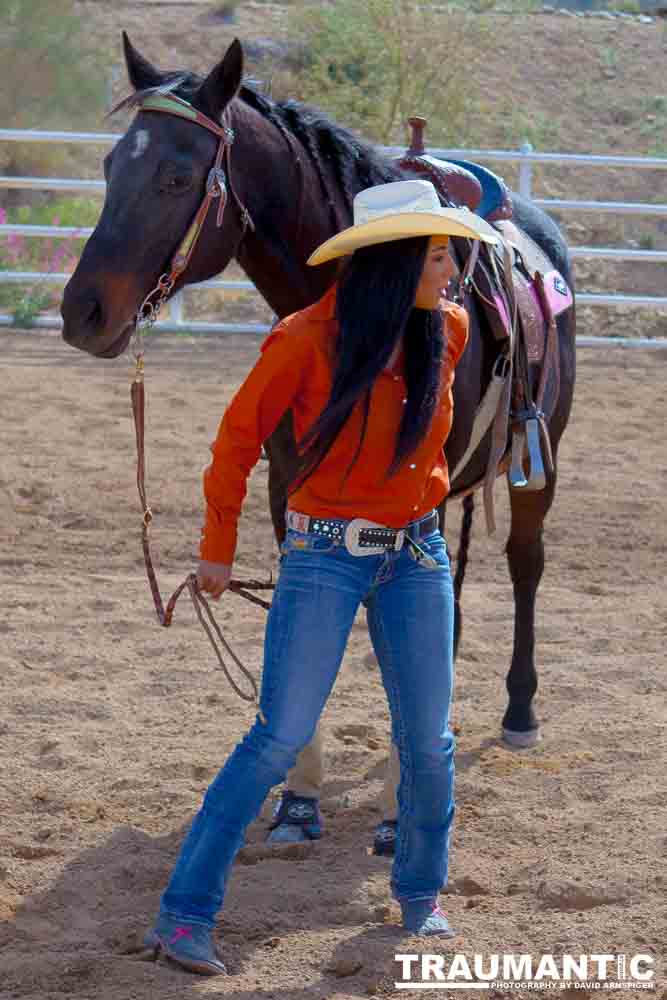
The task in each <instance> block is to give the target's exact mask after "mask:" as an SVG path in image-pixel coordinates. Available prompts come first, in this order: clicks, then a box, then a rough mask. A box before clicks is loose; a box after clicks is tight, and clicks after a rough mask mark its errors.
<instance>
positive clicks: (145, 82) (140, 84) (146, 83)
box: [123, 31, 163, 90]
mask: <svg viewBox="0 0 667 1000" xmlns="http://www.w3.org/2000/svg"><path fill="white" fill-rule="evenodd" d="M123 52H124V53H125V65H126V66H127V75H128V76H129V78H130V83H131V84H132V86H133V87H134V89H135V90H145V88H146V87H157V86H158V85H159V84H160V83H162V77H163V74H162V73H161V72H160V70H159V69H156V68H155V66H152V65H151V63H149V61H148V59H144V57H143V56H142V55H141V53H140V52H137V50H136V49H135V47H134V45H133V44H132V42H131V41H130V39H129V38H128V36H127V33H126V32H125V31H124V32H123Z"/></svg>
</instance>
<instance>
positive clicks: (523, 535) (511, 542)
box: [502, 448, 556, 747]
mask: <svg viewBox="0 0 667 1000" xmlns="http://www.w3.org/2000/svg"><path fill="white" fill-rule="evenodd" d="M553 460H554V468H553V472H552V473H550V474H549V477H548V479H547V485H546V486H545V488H544V489H543V490H540V491H539V492H530V493H526V492H524V491H522V490H520V489H511V488H510V491H509V492H510V506H511V511H512V521H511V527H510V534H509V539H508V541H507V548H506V552H507V562H508V565H509V571H510V576H511V578H512V584H513V587H514V650H513V653H512V664H511V666H510V670H509V673H508V675H507V681H506V684H507V692H508V694H509V705H508V707H507V711H506V712H505V715H504V716H503V723H502V725H503V738H504V739H505V741H506V742H507V743H510V744H511V745H512V746H519V747H528V746H533V745H534V744H535V743H537V741H538V739H539V727H538V722H537V719H536V717H535V712H534V711H533V705H532V702H533V698H534V696H535V692H536V691H537V672H536V670H535V598H536V596H537V588H538V586H539V583H540V579H541V577H542V572H543V570H544V542H543V539H542V526H543V524H544V519H545V517H546V516H547V513H548V511H549V508H550V507H551V504H552V501H553V498H554V493H555V489H556V450H555V448H554V450H553Z"/></svg>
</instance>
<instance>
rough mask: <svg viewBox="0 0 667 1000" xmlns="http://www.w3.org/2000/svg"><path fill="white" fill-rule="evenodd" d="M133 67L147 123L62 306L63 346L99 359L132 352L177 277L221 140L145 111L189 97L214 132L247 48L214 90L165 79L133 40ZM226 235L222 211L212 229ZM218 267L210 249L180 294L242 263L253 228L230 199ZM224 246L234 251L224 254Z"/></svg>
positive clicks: (115, 160)
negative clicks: (164, 100)
mask: <svg viewBox="0 0 667 1000" xmlns="http://www.w3.org/2000/svg"><path fill="white" fill-rule="evenodd" d="M123 43H124V48H125V61H126V64H127V71H128V76H129V79H130V82H131V84H132V86H133V88H134V94H133V96H132V97H131V98H130V99H129V102H128V103H130V104H133V105H135V106H136V107H137V115H136V117H135V119H134V121H133V122H132V124H131V126H130V128H129V129H128V130H127V132H126V133H125V135H124V136H123V137H122V139H121V140H120V141H119V142H118V143H117V144H116V146H115V147H114V149H113V150H112V151H111V152H110V153H109V154H108V155H107V157H106V158H105V161H104V173H105V177H106V181H107V191H106V198H105V202H104V207H103V210H102V214H101V216H100V219H99V221H98V223H97V226H96V227H95V231H94V233H93V234H92V236H91V237H90V239H89V240H88V242H87V244H86V246H85V248H84V251H83V254H82V256H81V259H80V261H79V263H78V266H77V268H76V270H75V272H74V274H73V275H72V277H71V278H70V280H69V282H68V284H67V287H66V288H65V292H64V295H63V301H62V306H61V312H62V317H63V337H64V339H65V340H66V341H67V343H69V344H71V345H72V346H73V347H78V348H80V349H81V350H84V351H88V352H89V353H91V354H94V355H96V356H97V357H116V356H117V355H118V354H120V353H121V352H122V351H124V350H125V348H126V347H127V345H128V343H129V340H130V337H131V335H132V332H133V330H134V326H135V318H136V315H137V312H138V310H139V308H140V307H141V304H142V302H143V301H144V299H145V297H146V296H147V295H148V293H149V292H150V291H151V290H152V289H154V288H155V286H156V283H157V280H158V278H159V277H160V276H161V275H162V274H164V273H165V272H167V273H168V272H169V271H170V262H171V260H172V256H173V255H174V253H175V252H176V251H177V249H179V247H180V245H181V242H182V240H183V239H184V237H185V235H186V233H187V232H188V229H189V226H190V223H191V222H192V219H193V217H194V216H195V214H196V213H197V211H198V209H199V206H200V205H201V204H202V201H203V199H204V195H205V192H206V185H207V179H208V178H209V173H210V171H211V168H212V166H213V165H214V161H215V158H216V153H217V151H218V148H219V137H218V136H216V135H215V134H214V133H213V132H211V131H209V130H208V129H207V128H205V127H202V126H201V125H200V124H197V123H196V122H195V121H191V120H188V119H186V118H182V117H178V116H176V115H173V114H170V113H167V114H164V113H156V112H155V111H153V110H149V109H148V108H147V107H146V108H143V109H142V101H143V100H146V99H148V98H150V97H152V98H153V99H154V98H155V97H156V95H157V96H159V95H165V94H167V95H169V96H175V97H179V98H181V99H182V100H185V101H187V102H188V104H189V105H191V106H192V107H193V108H195V109H196V110H197V111H199V112H201V113H202V114H203V115H205V116H206V118H207V119H210V120H211V121H212V122H214V123H218V122H219V121H220V118H221V115H222V113H223V111H224V110H225V108H226V107H227V106H228V104H229V103H230V101H231V100H232V99H233V98H234V95H235V94H236V92H237V90H238V89H239V86H240V83H241V77H242V70H243V53H242V50H241V45H240V43H239V42H238V41H235V42H233V43H232V45H230V47H229V49H228V50H227V53H226V54H225V56H224V58H223V59H222V60H221V61H220V62H219V63H218V65H217V66H216V67H215V68H214V69H213V70H212V71H211V73H209V75H208V76H207V77H206V79H205V80H202V79H201V78H199V77H197V76H195V75H194V74H192V73H187V72H183V73H164V72H161V71H160V70H158V69H156V68H155V67H154V66H152V65H151V64H150V63H149V62H148V61H147V60H146V59H144V58H143V56H141V55H140V54H139V53H138V52H137V51H136V49H134V47H133V46H132V45H131V43H130V41H129V39H128V37H127V35H125V34H124V35H123ZM215 225H216V201H213V203H212V207H211V209H210V211H209V212H208V214H207V217H206V219H205V222H204V226H205V227H206V228H207V227H209V226H215ZM223 226H224V238H223V239H218V240H217V241H216V242H217V249H216V255H215V263H212V262H209V261H208V260H207V255H206V254H205V253H204V252H203V246H202V244H203V243H204V241H203V240H202V241H200V243H199V244H198V245H197V246H196V248H195V249H194V252H193V254H192V257H191V259H190V261H189V263H188V266H187V270H186V271H185V272H184V273H183V274H181V275H180V276H179V278H178V280H177V284H179V283H180V284H183V283H185V281H184V278H185V280H187V281H188V282H190V281H200V280H203V279H204V278H207V277H210V276H211V274H214V273H217V272H218V271H220V270H221V269H222V268H223V267H224V266H225V265H226V264H227V263H228V262H229V260H230V259H231V258H232V256H233V255H234V253H235V250H236V248H237V246H238V242H239V240H240V238H241V235H242V232H243V227H242V221H241V212H240V210H239V205H238V204H236V202H235V201H234V199H232V198H228V199H227V204H226V210H225V214H224V219H223ZM223 244H224V245H223Z"/></svg>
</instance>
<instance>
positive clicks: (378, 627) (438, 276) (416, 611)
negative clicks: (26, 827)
mask: <svg viewBox="0 0 667 1000" xmlns="http://www.w3.org/2000/svg"><path fill="white" fill-rule="evenodd" d="M450 234H455V235H462V236H467V237H470V238H472V239H484V240H487V241H488V242H495V240H496V238H495V236H494V232H493V230H492V229H491V228H490V227H489V226H488V224H487V223H485V222H484V221H483V220H482V219H479V218H478V217H477V216H475V215H473V214H472V213H470V212H468V211H467V210H459V209H444V208H441V206H440V203H439V200H438V197H437V195H436V192H435V189H434V188H433V186H432V185H431V184H430V183H429V182H427V181H419V180H414V181H399V182H395V183H391V184H383V185H379V186H377V187H375V188H370V189H368V190H366V191H362V192H360V193H359V194H358V195H357V197H356V198H355V200H354V225H353V226H351V227H350V228H349V229H346V230H344V231H343V232H342V233H339V234H338V235H337V236H335V237H332V238H331V239H330V240H327V242H326V243H324V244H323V245H322V246H321V247H320V248H319V249H318V250H316V251H315V253H314V254H313V255H312V256H311V258H310V260H309V263H310V264H319V263H323V262H324V261H328V260H332V259H335V258H337V257H341V256H347V255H350V254H351V255H352V256H351V257H350V259H349V261H348V263H347V265H346V267H345V268H344V270H343V272H342V275H341V278H340V281H339V282H338V284H337V285H335V286H334V287H333V288H331V289H330V290H329V292H327V294H326V295H325V296H324V297H323V298H322V299H321V300H320V301H319V302H317V303H315V305H313V306H311V307H309V308H308V309H304V310H302V311H301V312H299V313H295V314H294V315H292V316H290V317H288V318H287V319H284V320H283V321H282V322H280V323H279V324H278V325H277V326H276V327H275V329H274V330H273V331H272V333H271V335H270V336H269V337H268V338H267V340H266V341H265V343H264V345H263V347H262V354H261V357H260V359H259V361H258V362H257V364H256V365H255V367H254V368H253V370H252V371H251V372H250V374H249V376H248V378H247V379H246V381H245V382H244V383H243V385H242V386H241V388H240V389H239V391H238V393H237V394H236V396H235V397H234V399H233V401H232V403H231V404H230V406H229V408H228V409H227V412H226V413H225V416H224V418H223V420H222V423H221V425H220V430H219V433H218V437H217V440H216V442H215V444H214V445H213V449H212V451H213V461H212V464H211V465H210V466H209V468H208V469H207V470H206V472H205V474H204V488H205V494H206V500H207V511H206V521H205V526H204V530H203V533H202V542H201V561H200V564H199V571H198V581H199V586H200V587H201V589H202V590H203V591H206V592H208V593H209V594H211V595H212V596H213V597H215V598H217V597H219V596H220V595H221V594H222V592H223V591H224V590H225V588H226V587H227V585H228V583H229V580H230V578H231V572H232V562H233V558H234V551H235V547H236V526H237V521H238V517H239V513H240V508H241V504H242V502H243V499H244V497H245V492H246V480H247V477H248V475H249V472H250V470H251V468H252V466H253V465H254V464H255V462H256V461H257V459H258V458H259V454H260V449H261V445H262V442H263V441H264V440H265V439H266V438H267V437H268V436H269V435H270V434H271V432H272V431H273V429H274V428H275V427H276V425H277V423H278V421H279V420H280V418H281V416H282V415H283V413H284V412H285V411H286V410H287V409H290V408H291V409H292V412H293V415H294V425H295V432H296V437H297V441H298V442H299V449H298V451H299V459H298V466H297V468H296V469H295V470H294V476H293V479H292V483H291V488H290V499H289V510H288V514H287V527H288V533H287V539H286V542H285V544H284V547H283V557H282V560H281V571H280V577H279V580H278V584H277V587H276V591H275V595H274V598H273V603H272V606H271V611H270V614H269V617H268V623H267V629H266V637H265V650H264V674H263V679H262V692H261V700H260V711H259V713H258V716H257V719H256V721H255V724H254V725H253V726H252V728H251V729H250V731H249V732H248V733H247V735H246V736H245V737H244V739H243V740H242V741H241V743H239V745H238V746H237V747H236V749H235V750H234V752H233V753H232V754H231V756H230V757H229V758H228V760H227V762H226V764H225V765H224V767H223V768H222V770H221V771H220V773H219V774H218V776H217V778H216V779H215V780H214V781H213V783H212V784H211V786H210V787H209V789H208V791H207V793H206V796H205V798H204V802H203V805H202V808H201V810H200V812H199V813H198V814H197V816H196V817H195V819H194V821H193V824H192V827H191V829H190V832H189V833H188V835H187V837H186V839H185V841H184V843H183V846H182V848H181V852H180V856H179V858H178V861H177V863H176V867H175V869H174V871H173V874H172V876H171V880H170V882H169V885H168V886H167V889H166V891H165V893H164V895H163V897H162V902H161V908H160V915H159V917H158V921H157V924H156V926H155V929H154V930H153V931H152V932H151V933H150V934H149V936H148V943H149V944H150V945H151V946H152V947H154V948H155V949H156V950H159V949H162V950H163V951H164V952H165V953H166V954H167V956H169V957H170V958H171V959H173V960H174V961H176V962H178V963H179V964H180V965H181V966H183V967H184V968H186V969H189V970H191V971H194V972H199V973H202V974H208V975H216V974H219V973H224V971H225V967H224V965H223V963H222V962H221V960H220V959H219V958H218V956H217V954H216V952H215V950H214V947H213V942H212V937H211V931H212V928H213V926H214V920H215V915H216V912H217V911H218V910H219V909H220V907H221V905H222V901H223V896H224V891H225V885H226V882H227V878H228V875H229V872H230V869H231V867H232V862H233V859H234V856H235V854H236V852H237V850H238V849H239V847H240V846H241V843H242V841H243V835H244V831H245V829H246V827H247V825H248V824H249V823H250V822H251V821H252V820H253V819H254V818H255V817H256V816H257V814H258V813H259V810H260V808H261V806H262V803H263V802H264V799H265V798H266V796H267V794H268V792H269V790H270V789H271V788H272V787H273V786H274V785H277V784H279V783H280V782H281V781H282V780H283V779H284V777H285V774H286V772H287V770H288V769H289V768H290V767H292V766H293V764H294V761H295V758H296V755H297V753H298V752H299V751H300V750H301V749H302V748H303V747H304V746H305V745H306V744H307V743H308V741H309V740H310V739H311V738H312V735H313V732H314V730H315V727H316V724H317V721H318V718H319V715H320V713H321V711H322V709H323V707H324V704H325V702H326V700H327V696H328V695H329V692H330V691H331V688H332V686H333V683H334V681H335V679H336V674H337V672H338V668H339V666H340V662H341V659H342V657H343V653H344V650H345V646H346V643H347V639H348V636H349V633H350V629H351V627H352V623H353V621H354V617H355V613H356V611H357V608H358V606H359V604H360V603H361V602H363V603H364V604H365V606H366V608H367V616H368V624H369V630H370V635H371V639H372V642H373V645H374V648H375V653H376V655H377V658H378V662H379V664H380V668H381V672H382V679H383V683H384V686H385V690H386V692H387V697H388V701H389V707H390V711H391V717H392V739H393V741H394V742H395V744H396V746H397V747H398V751H399V756H400V763H401V781H400V785H399V790H398V800H399V807H400V810H399V822H398V826H399V834H398V841H397V846H396V854H395V859H394V863H393V869H392V879H391V889H392V893H393V895H394V897H395V898H396V899H397V900H398V902H399V903H400V906H401V911H402V918H403V926H404V927H405V928H406V930H408V931H411V932H413V933H416V934H421V935H424V934H441V935H445V936H452V933H453V932H452V931H451V929H450V927H449V924H448V922H447V918H446V917H445V915H444V913H442V911H441V910H440V908H439V906H438V891H439V890H440V888H441V887H442V886H443V885H444V884H445V883H446V880H447V855H448V837H449V828H450V825H451V821H452V816H453V812H454V802H453V779H454V766H453V752H454V741H453V737H452V735H451V733H450V731H449V729H448V714H449V705H450V697H451V687H452V632H453V597H452V585H451V576H450V570H449V561H448V558H447V549H446V546H445V542H444V539H443V538H442V536H441V535H440V533H439V531H438V529H437V525H438V518H437V514H436V512H435V510H434V508H435V507H436V506H437V505H438V504H439V503H440V501H441V500H442V499H443V497H444V496H445V495H446V494H447V492H448V489H449V482H448V476H447V465H446V461H445V458H444V454H443V450H442V446H443V442H444V441H445V439H446V438H447V435H448V433H449V429H450V426H451V422H452V397H451V384H452V382H453V378H454V367H455V365H456V363H457V361H458V359H459V357H460V355H461V353H462V351H463V349H464V347H465V344H466V339H467V317H466V314H465V312H464V311H463V310H462V309H460V308H459V307H457V306H454V305H452V304H451V303H448V302H446V301H444V295H445V289H446V287H447V284H448V282H449V279H450V278H451V276H452V273H453V264H452V261H451V258H450V257H449V254H448V247H447V244H448V236H449V235H450Z"/></svg>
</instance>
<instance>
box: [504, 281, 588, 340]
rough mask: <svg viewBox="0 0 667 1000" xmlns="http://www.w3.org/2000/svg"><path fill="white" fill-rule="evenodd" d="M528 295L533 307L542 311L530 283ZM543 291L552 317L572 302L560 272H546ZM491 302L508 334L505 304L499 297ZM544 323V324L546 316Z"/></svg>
mask: <svg viewBox="0 0 667 1000" xmlns="http://www.w3.org/2000/svg"><path fill="white" fill-rule="evenodd" d="M529 287H530V294H531V295H532V297H533V299H534V301H535V305H536V306H537V308H538V309H539V310H540V312H541V311H542V305H541V303H540V300H539V297H538V294H537V292H536V291H535V284H534V282H532V281H531V283H530V286H529ZM544 291H545V294H546V297H547V302H548V303H549V306H550V308H551V312H552V315H553V316H554V317H555V316H560V314H561V313H562V312H565V310H566V309H569V308H570V306H571V305H572V302H573V301H574V300H573V298H572V292H571V290H570V288H569V287H568V285H567V282H566V281H565V279H564V278H563V275H562V274H561V273H560V271H547V273H546V274H545V275H544ZM493 301H494V302H495V304H496V309H497V310H498V312H499V314H500V318H501V319H502V321H503V325H504V327H505V329H506V330H507V331H508V334H509V327H510V324H509V317H508V315H507V310H506V309H505V303H504V302H503V300H502V299H501V297H500V296H499V295H494V296H493ZM544 318H545V322H546V316H545V317H544Z"/></svg>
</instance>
